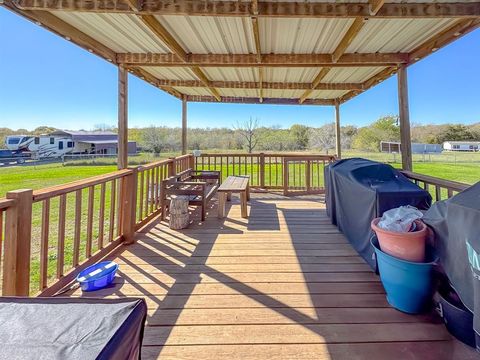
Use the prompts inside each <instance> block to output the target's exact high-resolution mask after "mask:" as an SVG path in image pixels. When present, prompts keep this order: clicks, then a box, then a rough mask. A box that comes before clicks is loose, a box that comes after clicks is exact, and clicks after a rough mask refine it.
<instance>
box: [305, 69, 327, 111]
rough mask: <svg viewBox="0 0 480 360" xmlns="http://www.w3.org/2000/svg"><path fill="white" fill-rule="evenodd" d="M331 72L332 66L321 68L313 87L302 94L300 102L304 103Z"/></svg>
mask: <svg viewBox="0 0 480 360" xmlns="http://www.w3.org/2000/svg"><path fill="white" fill-rule="evenodd" d="M329 72H330V68H323V69H321V70H320V71H319V72H318V74H317V76H316V77H315V79H314V80H313V82H312V85H311V88H310V89H308V90H307V91H305V92H304V93H303V94H302V96H300V99H298V102H299V103H300V104H303V103H304V102H305V101H307V98H308V97H309V96H310V94H311V93H312V92H313V91H314V90H317V86H319V85H320V82H321V81H322V80H323V78H324V77H325V76H327V74H328V73H329Z"/></svg>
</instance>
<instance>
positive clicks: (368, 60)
mask: <svg viewBox="0 0 480 360" xmlns="http://www.w3.org/2000/svg"><path fill="white" fill-rule="evenodd" d="M337 53H338V55H337V56H339V58H338V59H337V60H336V61H335V62H334V61H333V57H332V54H263V55H262V59H261V63H259V62H258V58H257V54H188V55H187V61H186V62H184V61H182V60H179V59H178V57H177V56H176V55H174V54H152V53H120V54H117V62H118V63H122V64H125V65H126V66H168V67H172V66H200V67H222V66H224V67H258V66H265V67H323V66H338V67H348V66H389V65H398V64H406V63H408V62H409V60H410V58H409V56H408V54H405V53H371V54H356V53H354V54H341V55H340V52H337Z"/></svg>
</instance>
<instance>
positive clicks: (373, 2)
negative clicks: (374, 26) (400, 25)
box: [368, 0, 385, 16]
mask: <svg viewBox="0 0 480 360" xmlns="http://www.w3.org/2000/svg"><path fill="white" fill-rule="evenodd" d="M368 3H369V5H370V15H372V16H374V15H377V13H378V12H379V11H380V9H381V8H382V6H383V5H384V4H385V0H368Z"/></svg>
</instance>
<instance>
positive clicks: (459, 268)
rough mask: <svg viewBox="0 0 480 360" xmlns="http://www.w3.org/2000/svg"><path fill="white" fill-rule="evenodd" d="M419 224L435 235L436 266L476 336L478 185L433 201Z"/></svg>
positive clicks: (479, 314)
mask: <svg viewBox="0 0 480 360" xmlns="http://www.w3.org/2000/svg"><path fill="white" fill-rule="evenodd" d="M423 220H424V222H425V223H426V224H428V225H429V226H430V227H431V228H432V229H433V231H434V233H435V250H436V251H437V253H438V257H439V259H440V265H441V266H442V268H443V270H444V271H445V273H446V275H447V276H448V279H449V280H450V282H451V285H452V287H453V288H454V289H455V290H456V292H457V294H458V295H459V297H460V299H461V300H462V302H463V303H464V305H465V306H466V307H467V308H468V309H469V310H470V311H471V312H472V313H473V314H474V328H475V331H476V333H477V334H478V335H480V280H479V279H480V182H479V183H477V184H475V185H473V186H471V187H470V188H468V189H467V190H464V191H462V192H461V193H459V194H457V195H455V196H453V197H451V198H450V199H448V200H444V201H437V202H436V203H434V204H433V205H432V207H431V208H430V209H429V210H428V211H427V212H426V214H425V216H424V218H423ZM477 348H478V349H480V344H479V343H478V340H477Z"/></svg>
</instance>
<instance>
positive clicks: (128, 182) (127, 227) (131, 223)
mask: <svg viewBox="0 0 480 360" xmlns="http://www.w3.org/2000/svg"><path fill="white" fill-rule="evenodd" d="M131 170H132V172H131V173H130V174H128V175H126V176H124V177H123V178H122V189H121V191H122V192H121V202H120V204H121V206H120V209H121V214H120V216H121V219H122V220H121V221H122V222H121V224H122V237H123V241H124V243H125V244H127V245H128V244H133V242H134V236H135V221H136V213H137V212H136V210H137V176H138V169H137V168H132V169H131Z"/></svg>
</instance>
